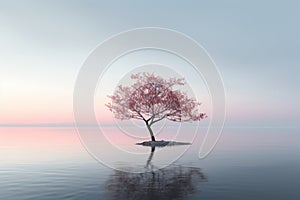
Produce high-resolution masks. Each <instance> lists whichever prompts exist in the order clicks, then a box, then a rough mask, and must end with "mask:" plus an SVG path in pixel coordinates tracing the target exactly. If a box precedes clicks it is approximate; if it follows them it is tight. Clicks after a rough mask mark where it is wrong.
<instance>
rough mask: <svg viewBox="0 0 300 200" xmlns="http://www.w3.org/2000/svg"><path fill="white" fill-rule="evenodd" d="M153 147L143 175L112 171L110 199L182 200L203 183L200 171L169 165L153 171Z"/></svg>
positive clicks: (202, 175) (107, 186)
mask: <svg viewBox="0 0 300 200" xmlns="http://www.w3.org/2000/svg"><path fill="white" fill-rule="evenodd" d="M154 151H155V147H152V148H151V153H150V156H149V158H148V160H147V163H146V166H145V167H146V168H147V169H151V170H150V172H149V171H148V172H145V173H139V174H137V173H129V172H124V171H118V170H115V171H114V174H112V175H111V176H110V177H109V179H108V180H107V182H106V189H107V190H108V191H109V193H111V195H112V199H145V200H150V199H151V200H152V199H153V200H154V199H155V200H159V199H185V198H186V197H187V195H189V194H193V193H196V192H198V186H199V183H200V182H203V181H206V180H207V179H206V177H205V175H204V174H203V173H202V172H201V169H200V168H195V167H183V166H181V165H172V166H170V167H167V168H164V169H160V170H157V171H153V170H152V169H153V164H152V163H151V161H152V158H153V155H154Z"/></svg>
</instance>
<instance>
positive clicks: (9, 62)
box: [0, 0, 300, 127]
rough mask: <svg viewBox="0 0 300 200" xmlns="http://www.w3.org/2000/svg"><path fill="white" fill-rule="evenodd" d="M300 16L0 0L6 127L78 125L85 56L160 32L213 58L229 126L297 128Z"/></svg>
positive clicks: (259, 7)
mask: <svg viewBox="0 0 300 200" xmlns="http://www.w3.org/2000/svg"><path fill="white" fill-rule="evenodd" d="M299 7H300V3H298V1H289V0H286V1H271V0H270V1H258V0H257V1H255V0H253V1H247V2H246V1H238V0H237V1H230V0H229V1H197V2H196V1H181V2H175V1H171V0H166V1H158V0H153V1H106V2H101V1H71V0H70V1H64V0H63V1H58V0H51V1H50V0H49V1H31V0H28V1H16V0H11V1H2V0H0V44H1V45H0V124H2V125H3V124H39V123H62V124H64V123H72V122H73V111H72V95H73V87H74V83H75V80H76V76H77V73H78V71H79V70H80V67H81V65H82V63H83V62H84V60H85V59H86V58H87V56H88V55H89V53H90V52H91V51H92V50H93V49H94V48H95V47H96V46H97V45H98V44H99V43H100V42H102V41H103V40H105V39H106V38H108V37H110V36H111V35H113V34H117V33H119V32H121V31H125V30H128V29H131V28H137V27H147V26H154V27H164V28H170V29H174V30H177V31H180V32H183V33H185V34H187V35H189V36H191V37H192V38H194V39H195V40H197V41H198V42H199V43H200V44H202V45H203V46H204V47H205V49H206V50H207V51H208V52H209V53H210V55H211V57H212V58H213V59H214V61H215V63H216V64H217V66H218V67H219V70H220V73H221V75H222V77H223V80H224V84H225V88H226V95H227V122H226V125H228V126H267V127H269V126H277V127H295V126H299V119H300V92H299V86H300V79H299V75H300V55H299V52H300V39H299V35H300V26H299V19H300V13H299ZM104 103H105V102H103V104H104ZM96 112H97V114H98V115H101V113H102V112H103V111H101V110H99V111H96Z"/></svg>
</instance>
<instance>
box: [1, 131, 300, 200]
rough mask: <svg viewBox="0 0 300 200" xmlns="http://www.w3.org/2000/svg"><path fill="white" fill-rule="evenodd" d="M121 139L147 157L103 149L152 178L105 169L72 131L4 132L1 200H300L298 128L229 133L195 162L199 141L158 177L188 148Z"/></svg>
mask: <svg viewBox="0 0 300 200" xmlns="http://www.w3.org/2000/svg"><path fill="white" fill-rule="evenodd" d="M111 135H113V133H111ZM120 137H121V136H118V135H114V136H112V141H114V142H115V143H117V144H119V145H120V146H121V147H122V148H124V149H126V150H128V149H129V150H133V149H134V150H138V151H141V152H143V153H144V154H142V156H141V159H139V160H134V161H133V160H130V158H124V157H122V158H119V157H118V155H114V154H112V153H110V152H109V151H108V150H107V149H105V148H104V149H102V152H104V155H108V156H107V157H110V158H112V159H113V160H114V161H116V163H118V161H120V163H122V165H120V166H122V167H126V166H130V167H131V168H132V167H133V169H134V167H135V165H136V167H139V169H142V168H144V169H145V171H150V172H145V173H127V172H122V171H117V170H113V169H111V168H108V167H106V166H103V165H101V164H99V162H97V161H96V160H95V159H94V158H92V157H91V156H90V154H88V153H87V152H86V150H85V149H84V148H83V146H82V145H81V143H80V140H79V138H78V136H77V133H76V131H75V130H74V129H73V128H0V159H1V165H0V199H1V200H2V199H3V200H17V199H20V200H25V199H31V200H32V199H38V200H41V199H43V200H44V199H45V200H47V199H49V200H50V199H51V200H52V199H53V200H58V199H66V200H67V199H79V200H82V199H86V200H89V199H91V200H94V199H222V200H225V199H231V200H232V199H239V200H240V199H289V200H292V199H295V200H296V199H297V200H298V199H300V190H299V188H300V129H253V128H249V129H229V128H226V129H225V130H224V133H223V135H222V137H221V140H220V142H219V143H218V145H217V146H216V148H215V149H214V151H213V152H212V153H211V154H210V155H209V157H207V158H205V159H203V160H199V159H198V158H197V153H198V149H199V143H197V141H196V142H195V143H194V144H193V145H192V146H191V147H190V149H189V150H188V151H187V152H186V153H185V154H184V155H183V156H182V157H181V158H180V159H179V160H178V161H176V162H175V163H174V164H173V165H171V166H169V167H166V168H164V169H163V170H158V171H154V172H151V169H155V168H156V167H157V166H160V165H161V164H162V163H164V162H166V161H168V158H169V157H170V155H174V154H176V153H178V152H179V151H181V150H182V149H183V148H185V147H179V146H176V147H165V148H161V149H157V148H156V149H155V151H152V152H151V148H148V147H137V146H135V145H134V142H133V141H134V140H124V139H122V138H121V139H120ZM200 139H201V137H200ZM96 142H99V146H101V141H96ZM126 161H127V162H126ZM112 165H113V164H112Z"/></svg>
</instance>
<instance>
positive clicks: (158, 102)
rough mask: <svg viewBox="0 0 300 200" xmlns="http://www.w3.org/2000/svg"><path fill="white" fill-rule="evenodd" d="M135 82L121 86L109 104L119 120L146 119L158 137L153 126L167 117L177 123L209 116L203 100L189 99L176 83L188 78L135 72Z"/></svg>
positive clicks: (133, 75)
mask: <svg viewBox="0 0 300 200" xmlns="http://www.w3.org/2000/svg"><path fill="white" fill-rule="evenodd" d="M131 79H133V80H135V83H134V84H132V85H131V86H122V85H119V86H118V88H117V89H116V91H115V92H114V94H113V95H112V96H108V97H109V98H110V99H111V103H108V104H106V106H107V107H108V108H109V110H110V111H111V112H113V113H114V114H115V117H116V118H117V119H121V120H128V119H138V120H143V121H144V122H145V124H146V127H147V128H148V131H149V133H150V135H151V140H152V141H155V137H154V134H153V131H152V129H151V126H152V125H153V124H155V123H157V122H159V121H161V120H163V119H168V120H171V121H175V122H182V121H200V120H201V119H204V118H206V117H207V116H206V114H205V113H201V112H200V110H199V106H200V105H201V103H199V102H197V101H196V100H194V99H192V98H189V97H188V95H187V94H186V93H184V92H182V91H180V90H178V89H175V88H174V87H175V86H183V85H184V84H185V80H184V78H170V79H167V80H166V79H164V78H162V77H160V76H156V75H154V74H150V73H146V72H144V73H138V74H132V75H131Z"/></svg>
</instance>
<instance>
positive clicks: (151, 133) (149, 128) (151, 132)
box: [146, 122, 155, 141]
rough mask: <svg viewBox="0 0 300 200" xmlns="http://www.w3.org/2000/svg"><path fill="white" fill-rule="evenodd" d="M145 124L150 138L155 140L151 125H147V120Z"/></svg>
mask: <svg viewBox="0 0 300 200" xmlns="http://www.w3.org/2000/svg"><path fill="white" fill-rule="evenodd" d="M146 126H147V128H148V131H149V133H150V135H151V140H152V141H155V137H154V134H153V131H152V129H151V127H150V126H149V124H148V123H147V122H146Z"/></svg>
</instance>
